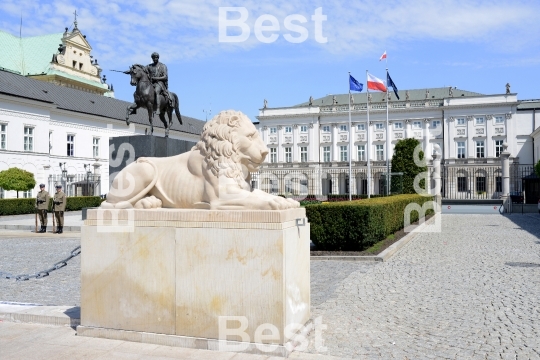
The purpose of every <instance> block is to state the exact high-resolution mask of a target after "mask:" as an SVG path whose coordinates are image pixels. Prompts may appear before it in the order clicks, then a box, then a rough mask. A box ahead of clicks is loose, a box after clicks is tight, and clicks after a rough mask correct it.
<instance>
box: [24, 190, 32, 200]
mask: <svg viewBox="0 0 540 360" xmlns="http://www.w3.org/2000/svg"><path fill="white" fill-rule="evenodd" d="M22 197H23V198H26V199H28V198H31V197H33V196H32V190H28V191H22Z"/></svg>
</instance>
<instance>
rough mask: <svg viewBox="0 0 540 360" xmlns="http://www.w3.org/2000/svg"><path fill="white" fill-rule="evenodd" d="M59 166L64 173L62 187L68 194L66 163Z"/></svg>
mask: <svg viewBox="0 0 540 360" xmlns="http://www.w3.org/2000/svg"><path fill="white" fill-rule="evenodd" d="M58 166H60V170H61V171H62V186H63V187H64V191H66V192H67V189H66V187H67V170H66V163H65V162H64V163H59V164H58Z"/></svg>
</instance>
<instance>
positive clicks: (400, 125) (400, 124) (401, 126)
mask: <svg viewBox="0 0 540 360" xmlns="http://www.w3.org/2000/svg"><path fill="white" fill-rule="evenodd" d="M394 129H395V130H401V129H403V123H402V122H395V123H394Z"/></svg>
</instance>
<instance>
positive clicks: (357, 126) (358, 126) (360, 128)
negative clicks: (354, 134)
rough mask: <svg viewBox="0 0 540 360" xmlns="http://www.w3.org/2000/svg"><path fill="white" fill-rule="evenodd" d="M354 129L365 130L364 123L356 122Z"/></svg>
mask: <svg viewBox="0 0 540 360" xmlns="http://www.w3.org/2000/svg"><path fill="white" fill-rule="evenodd" d="M356 130H358V131H364V130H366V125H365V124H358V125H356Z"/></svg>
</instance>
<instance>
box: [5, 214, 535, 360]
mask: <svg viewBox="0 0 540 360" xmlns="http://www.w3.org/2000/svg"><path fill="white" fill-rule="evenodd" d="M442 224H443V230H442V232H441V233H432V234H429V233H426V234H418V235H417V236H416V238H415V239H414V240H413V241H411V242H409V244H407V245H406V246H405V247H404V248H403V249H401V251H400V252H399V253H398V254H396V255H395V256H394V257H393V258H391V259H390V261H388V262H384V263H364V262H358V263H356V262H337V261H313V262H312V263H311V295H312V300H311V301H312V318H313V319H316V318H319V317H320V318H322V323H323V324H324V325H326V326H327V329H326V330H324V331H323V332H322V338H323V339H324V344H323V345H324V346H325V347H326V348H327V349H326V351H321V350H322V349H320V348H319V349H318V350H317V349H315V348H314V342H315V335H314V332H312V334H310V341H311V344H310V347H309V348H308V349H307V350H306V352H310V353H320V354H324V355H332V356H335V357H337V358H354V359H409V360H412V359H430V358H431V359H501V358H502V359H516V358H517V359H540V305H539V304H540V302H539V300H540V239H539V236H540V216H538V215H537V214H526V215H511V216H506V217H503V216H499V215H443V222H442ZM78 244H79V239H77V238H64V239H55V240H54V239H41V238H35V237H32V238H9V237H0V270H4V271H10V272H19V271H22V272H26V271H33V270H34V269H36V268H37V269H40V268H41V267H42V265H43V267H47V266H49V265H50V264H51V263H54V262H56V261H58V260H59V259H60V258H62V257H64V255H66V256H67V254H68V253H69V251H71V250H72V249H73V248H74V247H76V246H78ZM37 261H39V263H38V262H37ZM6 265H7V266H6ZM79 271H80V260H79V258H76V259H74V260H72V261H71V262H70V263H69V265H68V266H67V267H65V268H63V269H61V270H59V271H57V272H55V274H53V275H51V276H50V277H48V278H44V279H39V280H31V281H27V282H22V283H21V282H19V283H15V282H14V281H9V280H1V279H0V301H2V300H3V301H6V300H7V301H18V302H34V303H39V304H51V305H79V292H80V282H79V281H80V280H79ZM306 355H308V354H306Z"/></svg>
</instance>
